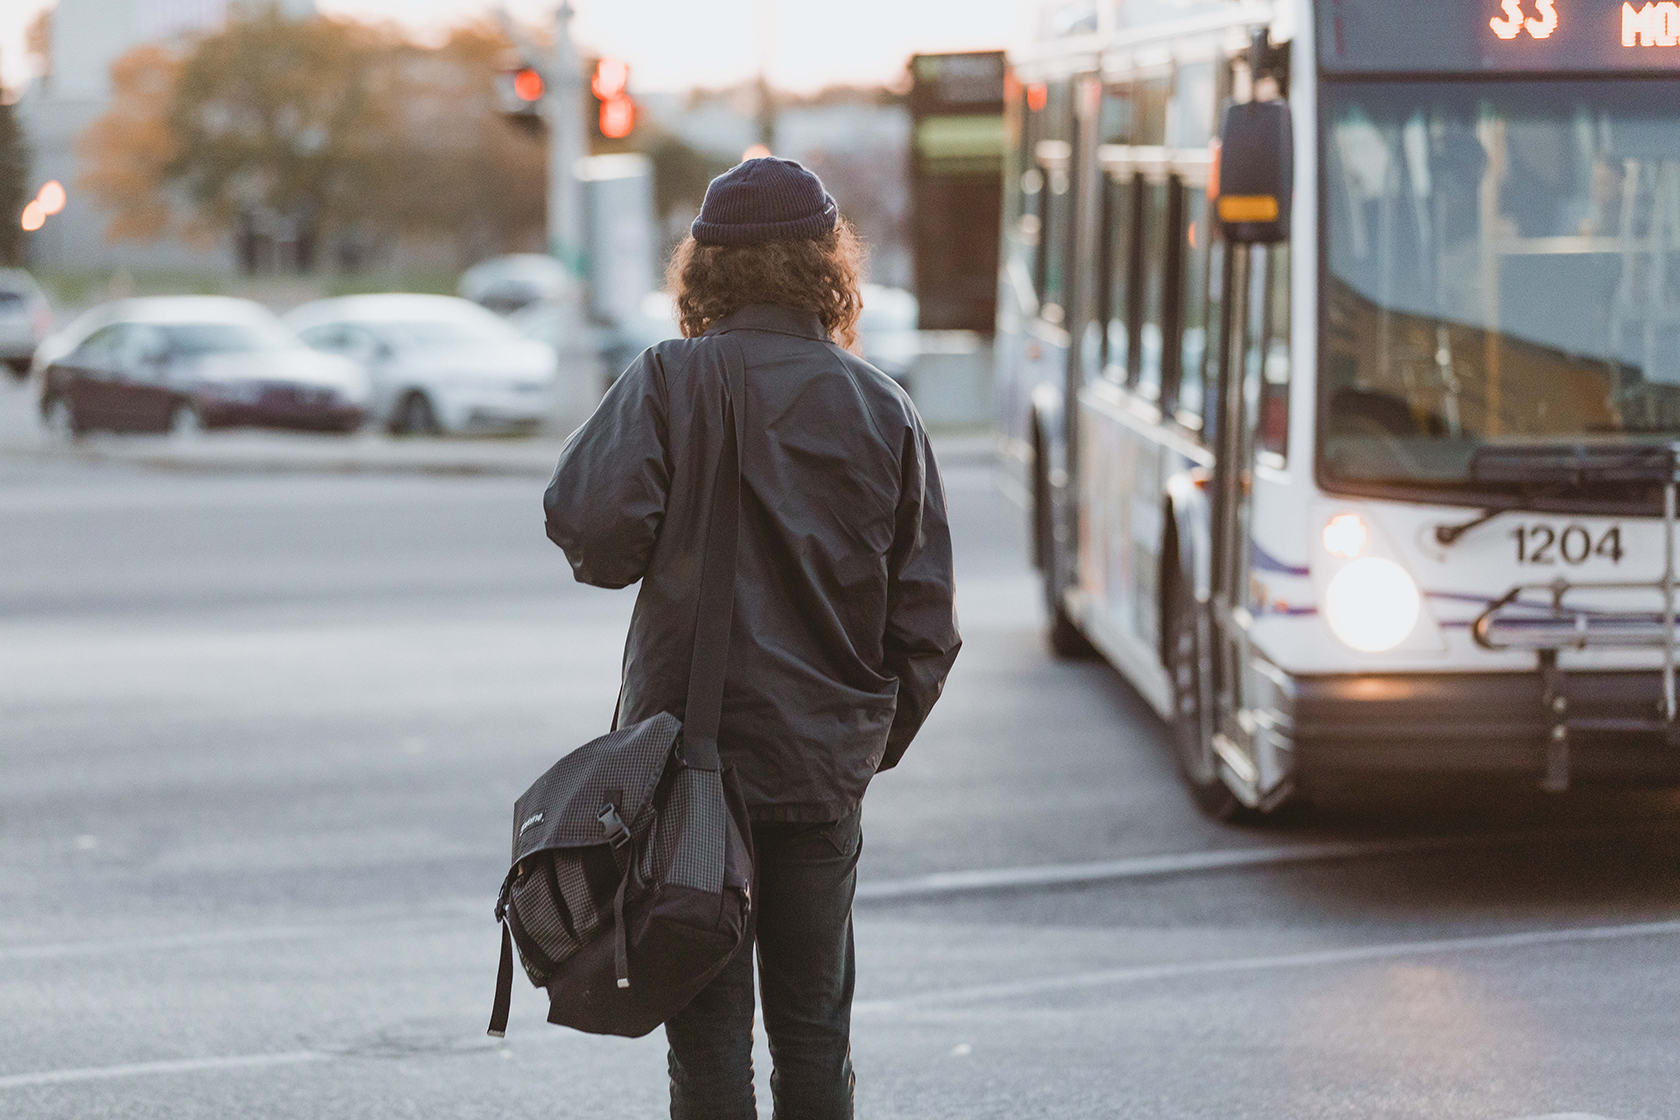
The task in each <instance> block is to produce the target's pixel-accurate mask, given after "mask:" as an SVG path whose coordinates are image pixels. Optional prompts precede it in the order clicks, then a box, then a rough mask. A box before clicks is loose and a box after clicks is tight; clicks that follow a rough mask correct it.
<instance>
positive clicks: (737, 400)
mask: <svg viewBox="0 0 1680 1120" xmlns="http://www.w3.org/2000/svg"><path fill="white" fill-rule="evenodd" d="M718 344H719V346H720V348H721V349H722V350H723V360H724V365H725V368H726V370H727V372H728V381H727V384H726V387H725V393H724V408H725V417H724V420H725V432H724V447H723V455H722V456H721V457H720V459H719V460H718V468H717V478H716V480H715V481H714V482H713V483H712V515H711V521H710V524H709V525H708V526H707V530H706V558H705V562H704V567H703V568H702V569H701V575H700V603H699V606H698V608H697V610H696V613H695V620H694V652H693V653H692V654H691V655H690V663H689V672H688V699H687V701H686V703H685V706H684V711H683V736H682V742H683V746H682V750H683V758H684V760H685V761H686V762H687V764H688V765H689V766H690V767H692V768H694V769H696V770H719V769H722V765H723V764H722V762H721V761H720V760H719V758H718V746H717V740H718V727H719V725H720V724H721V722H722V720H723V683H724V671H725V669H726V668H727V666H728V661H729V629H730V626H731V625H732V624H733V623H734V620H735V559H736V553H737V548H738V546H739V544H740V532H741V469H742V468H741V460H742V458H743V453H742V449H743V448H744V447H745V446H746V430H747V368H746V362H745V360H744V359H743V357H742V355H741V347H740V344H739V343H737V342H736V341H735V340H734V339H732V338H730V337H729V336H728V335H723V336H721V337H719V338H718Z"/></svg>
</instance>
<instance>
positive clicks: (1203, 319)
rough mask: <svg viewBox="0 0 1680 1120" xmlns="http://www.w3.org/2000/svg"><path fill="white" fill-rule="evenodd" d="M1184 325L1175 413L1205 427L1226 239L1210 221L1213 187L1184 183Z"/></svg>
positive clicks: (1216, 352)
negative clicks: (1220, 237)
mask: <svg viewBox="0 0 1680 1120" xmlns="http://www.w3.org/2000/svg"><path fill="white" fill-rule="evenodd" d="M1184 218H1185V220H1184V244H1183V247H1182V249H1181V250H1180V251H1181V252H1182V253H1183V255H1184V269H1183V277H1184V288H1183V295H1182V297H1181V299H1182V306H1183V309H1184V310H1183V321H1184V329H1183V331H1182V333H1181V334H1180V336H1179V366H1178V391H1177V394H1176V396H1175V400H1174V415H1175V416H1176V418H1177V420H1178V422H1179V423H1180V424H1182V425H1184V427H1186V428H1189V429H1191V430H1192V431H1201V430H1202V425H1203V417H1204V416H1205V415H1206V408H1207V384H1208V381H1209V380H1211V377H1210V374H1211V373H1213V372H1216V370H1217V365H1218V361H1219V328H1220V323H1219V307H1220V299H1221V295H1222V293H1221V292H1220V275H1219V273H1220V266H1221V264H1222V263H1223V259H1224V258H1223V256H1222V254H1223V252H1224V248H1225V247H1224V245H1223V244H1220V243H1218V228H1217V227H1218V224H1219V223H1217V222H1212V221H1209V207H1208V199H1207V191H1206V190H1205V189H1203V188H1201V187H1197V186H1188V187H1185V188H1184Z"/></svg>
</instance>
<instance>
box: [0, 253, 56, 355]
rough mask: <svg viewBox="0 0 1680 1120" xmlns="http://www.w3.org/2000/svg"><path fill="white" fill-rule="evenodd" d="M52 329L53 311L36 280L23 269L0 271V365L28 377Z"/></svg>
mask: <svg viewBox="0 0 1680 1120" xmlns="http://www.w3.org/2000/svg"><path fill="white" fill-rule="evenodd" d="M51 329H52V308H51V307H50V306H49V305H48V304H47V297H46V295H45V294H44V293H43V292H42V291H41V288H40V285H38V284H36V283H35V278H34V277H33V276H31V275H29V273H27V272H25V271H24V270H23V269H21V268H0V362H4V363H5V364H6V365H8V366H10V367H11V370H12V373H13V374H15V375H16V376H18V377H23V376H25V375H26V374H27V373H28V372H29V363H30V360H31V359H32V358H33V357H34V355H35V347H37V346H39V345H40V343H41V340H42V339H43V338H45V337H47V332H48V331H50V330H51Z"/></svg>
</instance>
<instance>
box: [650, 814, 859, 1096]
mask: <svg viewBox="0 0 1680 1120" xmlns="http://www.w3.org/2000/svg"><path fill="white" fill-rule="evenodd" d="M753 848H754V850H755V854H756V857H757V883H756V884H755V885H754V891H753V893H754V895H755V897H756V898H757V899H758V908H757V915H756V919H755V925H754V930H753V933H752V935H751V936H750V937H749V938H748V939H747V941H746V942H745V943H744V944H743V945H742V946H741V951H740V952H739V953H737V954H736V955H735V957H734V959H733V960H731V961H730V962H729V963H728V964H727V965H725V966H724V969H723V971H722V972H720V973H719V974H718V976H717V979H715V980H713V981H712V982H711V983H710V984H708V985H706V987H705V989H704V990H703V991H701V993H700V994H699V995H698V996H696V997H695V999H694V1002H693V1003H691V1004H689V1005H688V1006H687V1007H685V1008H684V1009H683V1010H682V1011H680V1012H678V1013H677V1014H676V1015H675V1016H673V1017H672V1018H671V1021H670V1022H668V1023H666V1024H665V1037H666V1039H667V1040H668V1041H669V1042H670V1045H671V1053H670V1066H671V1117H672V1120H756V1117H757V1116H758V1110H757V1104H756V1102H755V1100H754V1097H753V1066H752V1047H753V1037H752V1034H753V958H752V946H753V944H754V942H755V941H756V943H757V945H758V972H759V979H760V981H761V983H762V985H763V989H764V1031H765V1033H766V1034H767V1035H769V1037H770V1057H771V1059H772V1061H773V1063H774V1066H775V1068H774V1070H773V1071H772V1072H771V1074H770V1092H771V1095H772V1097H773V1098H774V1100H775V1115H776V1117H777V1120H851V1116H852V1086H853V1083H854V1079H853V1076H852V1044H851V1029H852V985H853V981H854V979H855V964H854V960H853V951H852V894H853V892H854V891H855V890H856V888H857V863H858V856H859V854H861V853H862V851H863V830H862V819H861V810H853V812H852V813H851V815H850V816H847V817H845V818H843V819H841V820H838V821H832V822H829V823H827V824H815V825H812V824H756V825H754V826H753Z"/></svg>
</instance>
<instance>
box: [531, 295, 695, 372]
mask: <svg viewBox="0 0 1680 1120" xmlns="http://www.w3.org/2000/svg"><path fill="white" fill-rule="evenodd" d="M508 322H509V323H510V324H512V326H513V327H514V329H516V330H518V331H519V332H520V333H521V334H523V335H525V336H526V337H528V338H536V339H541V340H542V341H543V342H546V343H548V344H549V345H550V346H552V347H554V348H555V350H557V351H559V352H560V353H562V354H569V353H581V352H583V351H585V350H587V351H588V352H589V353H591V354H599V355H600V358H601V362H602V364H603V365H604V366H605V367H606V371H607V377H608V379H612V378H616V377H617V376H618V375H619V374H620V373H622V372H624V369H625V367H626V366H628V365H629V364H630V363H631V362H632V361H633V360H635V357H636V355H638V354H640V353H641V352H642V351H643V350H646V349H647V348H648V347H649V346H652V345H653V344H654V343H656V342H663V341H664V340H665V339H667V338H680V337H682V332H681V331H680V330H678V329H677V318H676V303H675V301H674V300H672V298H671V296H670V295H669V294H668V293H665V292H649V293H648V294H647V295H645V296H643V297H642V301H641V305H640V307H638V308H637V314H635V315H634V316H632V317H631V318H630V319H629V320H628V321H626V322H623V323H616V324H612V325H602V324H599V323H592V322H590V321H589V319H588V318H587V316H586V314H585V312H584V309H583V308H582V306H581V303H580V301H579V300H576V299H557V300H543V301H541V302H539V303H533V304H531V305H530V306H529V307H524V308H521V309H520V310H518V311H516V312H514V313H513V314H512V315H509V316H508Z"/></svg>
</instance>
